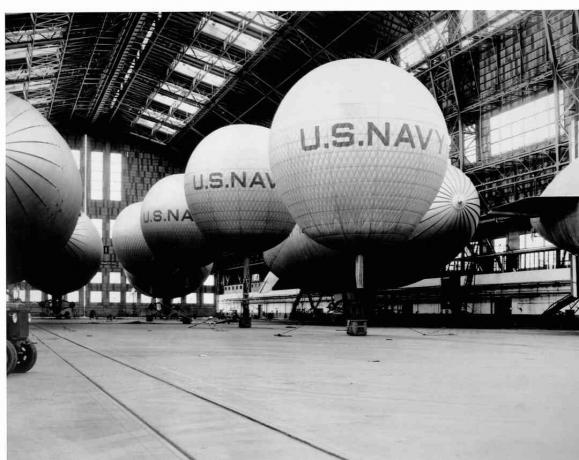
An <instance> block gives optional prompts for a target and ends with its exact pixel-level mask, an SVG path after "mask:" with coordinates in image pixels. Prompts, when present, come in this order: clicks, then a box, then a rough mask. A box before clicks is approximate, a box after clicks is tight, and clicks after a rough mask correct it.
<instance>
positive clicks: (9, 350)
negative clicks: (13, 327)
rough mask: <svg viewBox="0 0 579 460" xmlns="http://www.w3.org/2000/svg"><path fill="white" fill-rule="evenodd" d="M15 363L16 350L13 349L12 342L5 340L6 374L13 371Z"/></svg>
mask: <svg viewBox="0 0 579 460" xmlns="http://www.w3.org/2000/svg"><path fill="white" fill-rule="evenodd" d="M17 362H18V353H16V348H14V345H12V342H10V341H9V340H6V374H10V373H11V372H13V371H14V368H15V367H16V363H17Z"/></svg>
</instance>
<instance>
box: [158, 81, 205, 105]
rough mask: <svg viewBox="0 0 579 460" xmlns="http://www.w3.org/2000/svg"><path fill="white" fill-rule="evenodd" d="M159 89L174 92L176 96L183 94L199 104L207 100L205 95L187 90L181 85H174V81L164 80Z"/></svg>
mask: <svg viewBox="0 0 579 460" xmlns="http://www.w3.org/2000/svg"><path fill="white" fill-rule="evenodd" d="M161 89H162V90H164V91H167V92H168V93H171V94H176V95H177V96H181V97H182V96H185V97H186V98H187V99H189V100H191V101H193V102H197V103H199V104H205V103H206V102H208V101H209V98H208V97H207V96H205V95H203V94H200V93H197V92H195V91H189V90H188V89H187V88H183V87H182V86H179V85H176V84H174V83H169V82H165V83H163V84H162V85H161Z"/></svg>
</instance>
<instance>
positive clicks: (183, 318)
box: [181, 316, 193, 324]
mask: <svg viewBox="0 0 579 460" xmlns="http://www.w3.org/2000/svg"><path fill="white" fill-rule="evenodd" d="M181 322H182V323H183V324H191V323H192V322H193V320H192V319H191V318H188V317H186V316H182V317H181Z"/></svg>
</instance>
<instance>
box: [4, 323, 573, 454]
mask: <svg viewBox="0 0 579 460" xmlns="http://www.w3.org/2000/svg"><path fill="white" fill-rule="evenodd" d="M36 324H37V325H38V326H40V327H42V328H46V329H47V330H49V331H53V332H55V333H56V334H58V335H60V336H61V337H63V338H67V339H70V340H72V341H74V342H76V343H78V344H82V345H84V346H85V347H88V349H87V348H82V347H80V346H78V345H76V344H74V343H71V342H69V341H66V340H64V339H63V338H60V337H57V336H55V335H52V334H51V333H49V332H47V330H42V329H39V328H35V327H33V328H32V333H33V339H34V340H36V341H37V342H38V344H37V347H38V351H39V358H38V362H37V364H36V366H35V367H34V368H33V369H32V370H31V371H30V372H29V373H28V374H22V375H20V374H12V375H10V376H8V379H7V392H8V400H7V411H8V459H10V460H17V459H18V460H20V459H35V460H39V459H133V458H134V459H168V458H195V459H283V458H287V459H295V458H300V459H310V458H312V459H314V458H349V459H373V458H375V459H385V458H392V459H457V458H458V459H493V460H495V459H525V460H529V459H546V458H548V459H551V460H553V459H566V460H567V459H573V458H577V457H578V456H579V436H577V427H578V426H579V398H578V397H577V390H578V389H579V366H578V365H577V363H578V362H579V359H578V358H579V333H578V332H561V331H535V330H524V331H523V330H449V329H441V330H427V329H421V330H412V329H402V328H397V329H382V328H371V329H370V330H369V335H368V336H367V337H349V336H347V335H346V334H345V332H344V331H343V330H337V329H339V328H336V327H318V326H305V327H301V328H298V329H295V330H292V329H288V328H286V325H285V324H282V323H273V324H272V323H262V322H255V321H254V327H253V328H252V329H250V330H245V329H239V328H237V327H236V326H235V325H233V324H232V325H218V326H217V327H215V328H210V327H208V326H207V325H200V326H198V327H194V328H188V327H187V326H184V325H182V324H178V323H158V324H126V323H124V324H123V323H110V322H109V323H104V322H103V323H99V324H95V323H93V324H87V323H86V322H85V323H82V322H81V321H79V320H76V321H75V320H71V321H68V322H64V321H60V322H56V321H52V322H48V321H46V322H42V323H41V322H37V323H36ZM280 333H282V334H286V335H287V336H286V337H279V336H277V334H280ZM423 334H424V335H423ZM34 336H35V337H36V338H34ZM91 349H92V350H96V351H98V352H100V353H101V354H102V355H105V356H102V355H98V354H95V353H94V352H93V351H91ZM56 353H58V355H60V356H61V357H59V356H58V355H57V354H56ZM106 356H108V357H112V358H114V359H116V360H117V362H115V361H112V360H110V359H107V357H106ZM63 359H65V360H66V361H68V363H67V362H65V361H63ZM119 361H120V362H119ZM122 363H125V364H129V365H130V366H132V367H133V369H131V368H128V367H126V366H124V365H123V364H122ZM71 366H74V368H73V367H71ZM75 368H76V369H75ZM135 369H139V370H142V371H144V372H146V373H149V374H151V375H154V376H156V377H159V378H160V379H163V380H165V381H168V382H170V383H171V384H173V386H169V385H168V384H167V383H164V382H163V381H160V380H155V379H154V378H151V377H150V376H146V375H143V374H142V373H139V372H137V371H136V370H135ZM183 390H186V391H188V392H189V393H186V392H185V391H183ZM191 393H193V394H191ZM202 398H207V399H208V400H210V401H213V402H215V403H218V404H221V405H222V406H223V407H219V406H218V405H215V404H212V403H211V402H209V401H207V400H204V399H202ZM232 411H237V412H238V413H234V412H232ZM240 414H241V415H240ZM276 430H277V431H276Z"/></svg>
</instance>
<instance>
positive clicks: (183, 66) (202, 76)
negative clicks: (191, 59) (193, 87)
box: [174, 61, 226, 87]
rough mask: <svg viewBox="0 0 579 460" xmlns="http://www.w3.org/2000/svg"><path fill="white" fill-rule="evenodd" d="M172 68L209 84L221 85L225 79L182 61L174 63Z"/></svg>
mask: <svg viewBox="0 0 579 460" xmlns="http://www.w3.org/2000/svg"><path fill="white" fill-rule="evenodd" d="M174 70H175V72H179V73H181V74H183V75H186V76H188V77H191V78H194V79H199V80H201V81H203V82H205V83H207V84H208V85H211V86H217V87H219V86H223V84H224V83H225V81H226V79H225V78H224V77H221V76H219V75H215V74H214V73H211V72H209V71H207V70H204V69H200V68H199V67H195V66H192V65H190V64H187V63H185V62H182V61H180V62H177V64H175V68H174Z"/></svg>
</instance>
